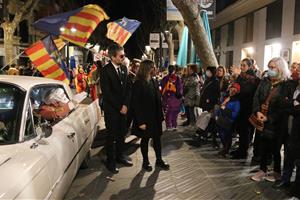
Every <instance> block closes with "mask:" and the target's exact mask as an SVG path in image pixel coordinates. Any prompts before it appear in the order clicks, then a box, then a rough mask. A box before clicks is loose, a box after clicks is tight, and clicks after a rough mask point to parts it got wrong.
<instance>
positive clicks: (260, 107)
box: [251, 57, 290, 182]
mask: <svg viewBox="0 0 300 200" xmlns="http://www.w3.org/2000/svg"><path fill="white" fill-rule="evenodd" d="M267 75H268V77H266V78H264V79H263V80H262V81H261V82H260V84H259V86H258V88H257V90H256V93H255V96H254V98H253V111H252V112H253V114H255V115H256V117H257V119H258V120H259V121H260V122H261V123H263V124H264V127H263V130H262V131H261V132H260V133H259V134H260V135H261V144H262V145H261V147H260V148H261V153H260V156H261V159H260V171H258V172H257V173H256V174H255V175H254V176H252V177H251V179H252V180H254V181H261V180H263V179H264V180H267V181H270V182H275V181H279V180H280V176H281V154H280V150H281V146H282V136H283V135H282V126H283V122H282V120H283V119H282V116H284V113H285V112H286V110H287V109H288V108H289V107H290V103H289V102H290V100H289V99H290V95H289V94H288V93H286V92H287V90H288V88H287V82H286V80H287V78H288V77H289V72H288V66H287V63H286V61H285V60H284V59H283V58H281V57H278V58H273V59H272V60H270V61H269V63H268V73H267ZM269 154H271V155H272V156H273V161H274V162H273V163H274V168H273V172H272V173H268V171H267V170H268V167H267V166H268V162H267V160H268V156H269Z"/></svg>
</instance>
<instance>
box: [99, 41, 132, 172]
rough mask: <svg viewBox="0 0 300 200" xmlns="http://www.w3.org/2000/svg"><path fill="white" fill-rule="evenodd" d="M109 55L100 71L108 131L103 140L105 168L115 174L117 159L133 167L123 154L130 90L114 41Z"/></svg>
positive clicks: (122, 54)
mask: <svg viewBox="0 0 300 200" xmlns="http://www.w3.org/2000/svg"><path fill="white" fill-rule="evenodd" d="M108 54H109V56H110V58H111V61H110V62H109V63H108V64H107V65H106V66H104V67H103V68H102V69H101V72H100V86H101V90H102V95H103V109H104V120H105V126H106V129H107V132H108V134H107V138H106V143H105V149H106V154H107V160H106V167H107V169H108V170H109V171H111V172H113V173H118V168H116V162H118V163H121V164H123V165H125V166H132V162H131V161H130V160H128V159H127V158H125V156H124V155H123V146H124V143H125V135H126V132H127V126H126V114H127V110H128V106H129V103H130V90H131V89H130V83H129V80H128V73H127V67H126V66H123V65H122V62H123V60H124V58H125V55H124V49H123V47H121V46H119V45H118V44H113V45H111V46H110V47H109V48H108Z"/></svg>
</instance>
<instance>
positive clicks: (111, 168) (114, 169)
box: [105, 164, 119, 174]
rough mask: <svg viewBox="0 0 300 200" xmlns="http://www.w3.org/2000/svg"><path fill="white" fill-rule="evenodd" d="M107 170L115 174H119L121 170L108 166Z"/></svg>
mask: <svg viewBox="0 0 300 200" xmlns="http://www.w3.org/2000/svg"><path fill="white" fill-rule="evenodd" d="M105 167H106V169H107V170H108V171H110V172H112V173H114V174H117V173H119V169H118V168H117V167H115V166H114V165H110V164H106V165H105Z"/></svg>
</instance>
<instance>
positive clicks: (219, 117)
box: [215, 83, 241, 158]
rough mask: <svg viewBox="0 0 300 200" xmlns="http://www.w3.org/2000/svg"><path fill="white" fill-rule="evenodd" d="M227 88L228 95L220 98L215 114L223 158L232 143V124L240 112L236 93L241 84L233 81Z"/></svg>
mask: <svg viewBox="0 0 300 200" xmlns="http://www.w3.org/2000/svg"><path fill="white" fill-rule="evenodd" d="M228 90H229V91H228V95H227V96H225V97H224V99H223V98H222V99H221V102H222V103H221V104H220V107H219V108H218V109H217V110H216V114H215V115H216V117H215V119H216V124H217V129H218V132H219V136H220V139H221V142H222V144H223V150H222V151H220V152H219V154H220V155H221V156H223V157H225V158H226V157H227V155H228V153H229V150H230V147H231V143H232V134H233V124H234V122H235V120H236V118H237V116H238V114H239V112H240V101H239V100H238V98H237V94H238V93H239V92H240V90H241V86H240V84H238V83H233V84H231V85H230V86H229V89H228Z"/></svg>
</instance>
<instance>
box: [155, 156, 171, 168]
mask: <svg viewBox="0 0 300 200" xmlns="http://www.w3.org/2000/svg"><path fill="white" fill-rule="evenodd" d="M155 166H156V167H160V168H162V169H164V170H169V169H170V165H169V164H168V163H166V162H164V161H163V160H161V159H159V160H156V163H155Z"/></svg>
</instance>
